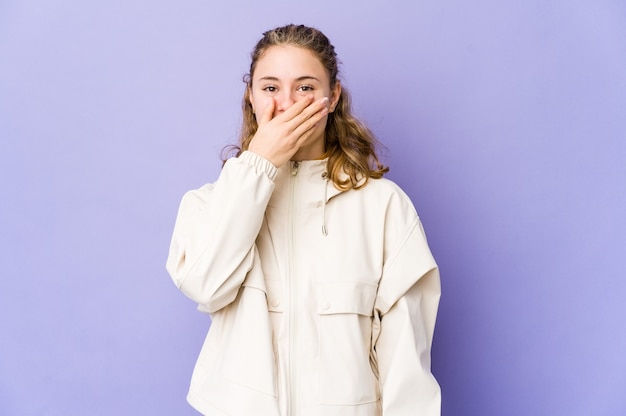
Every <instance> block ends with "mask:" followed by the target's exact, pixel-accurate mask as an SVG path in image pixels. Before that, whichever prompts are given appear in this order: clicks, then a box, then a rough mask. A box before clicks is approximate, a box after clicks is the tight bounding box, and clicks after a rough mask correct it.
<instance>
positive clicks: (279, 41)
mask: <svg viewBox="0 0 626 416" xmlns="http://www.w3.org/2000/svg"><path fill="white" fill-rule="evenodd" d="M276 45H292V46H297V47H300V48H304V49H307V50H309V51H311V52H313V53H314V54H315V56H317V58H318V59H319V60H320V62H321V63H322V65H323V66H324V68H326V71H327V73H328V77H329V79H330V88H331V89H332V88H334V86H335V85H336V84H337V82H338V75H339V65H338V60H337V54H336V53H335V47H334V46H333V45H332V44H331V43H330V41H329V40H328V38H327V37H326V35H324V34H323V33H322V32H321V31H319V30H317V29H314V28H312V27H307V26H304V25H293V24H289V25H287V26H282V27H278V28H275V29H272V30H268V31H267V32H265V33H264V34H263V37H262V38H261V40H259V42H258V43H257V44H256V46H255V48H254V50H253V51H252V54H251V63H250V72H249V73H248V74H247V75H245V76H244V82H245V83H246V89H245V92H244V96H243V101H242V110H243V122H242V127H241V134H240V137H239V145H231V146H227V148H225V149H224V150H225V152H224V156H225V157H224V159H226V156H228V154H231V153H233V152H235V156H239V155H240V154H241V153H242V152H243V151H244V150H247V149H248V146H249V145H250V141H251V140H252V138H253V137H254V134H255V133H256V131H257V128H258V124H257V121H256V117H255V115H254V112H253V110H252V104H250V97H249V91H250V89H251V87H252V76H253V74H254V70H255V68H256V64H257V62H258V60H259V59H260V58H261V57H262V56H263V54H264V53H265V51H266V50H267V49H269V48H270V47H272V46H276ZM378 145H379V144H378V142H377V140H376V138H375V137H374V135H373V133H372V132H371V131H370V130H369V129H368V128H367V127H366V126H365V125H364V124H363V123H361V122H360V121H359V120H357V119H356V118H355V117H354V116H353V115H352V110H351V102H350V94H349V93H348V91H347V90H346V89H345V88H344V87H343V86H342V88H341V95H340V97H339V100H338V102H337V105H336V107H335V111H333V112H332V113H329V114H328V121H327V123H326V130H325V150H326V152H325V156H326V157H328V166H327V170H328V178H329V179H330V180H331V181H333V183H334V184H335V186H336V187H337V188H339V189H341V190H348V189H359V188H362V187H363V186H365V185H366V184H367V181H368V180H369V179H370V178H374V179H378V178H381V177H382V176H383V175H384V174H385V173H387V172H388V171H389V168H388V167H387V166H384V165H383V164H381V162H380V161H379V158H378V155H377V154H376V147H377V146H378Z"/></svg>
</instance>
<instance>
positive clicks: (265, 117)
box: [259, 97, 276, 126]
mask: <svg viewBox="0 0 626 416" xmlns="http://www.w3.org/2000/svg"><path fill="white" fill-rule="evenodd" d="M274 107H276V103H275V102H274V97H270V101H269V102H268V103H267V105H266V106H265V108H264V109H263V114H261V119H260V120H259V126H260V125H262V124H265V123H267V122H269V121H271V120H272V116H273V114H274Z"/></svg>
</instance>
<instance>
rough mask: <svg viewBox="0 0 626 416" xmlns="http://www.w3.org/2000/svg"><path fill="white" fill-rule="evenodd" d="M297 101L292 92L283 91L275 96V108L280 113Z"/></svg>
mask: <svg viewBox="0 0 626 416" xmlns="http://www.w3.org/2000/svg"><path fill="white" fill-rule="evenodd" d="M296 101H297V99H296V96H295V94H294V93H292V92H284V93H282V94H280V96H279V97H276V110H278V112H280V113H282V112H283V111H285V110H286V109H288V108H289V107H291V106H292V105H294V103H295V102H296Z"/></svg>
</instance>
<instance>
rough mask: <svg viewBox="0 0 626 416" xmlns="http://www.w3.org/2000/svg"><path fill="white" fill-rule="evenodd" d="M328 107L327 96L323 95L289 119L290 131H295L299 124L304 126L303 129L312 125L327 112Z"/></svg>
mask: <svg viewBox="0 0 626 416" xmlns="http://www.w3.org/2000/svg"><path fill="white" fill-rule="evenodd" d="M328 107H329V100H328V97H323V98H321V99H319V100H317V101H315V102H314V103H312V104H310V105H309V106H308V107H306V108H305V109H304V110H303V111H302V112H300V113H299V114H298V115H296V116H295V117H294V118H293V119H292V120H291V126H292V131H295V130H296V129H298V128H299V127H300V126H304V127H305V130H304V131H306V130H308V129H310V128H312V127H314V126H315V124H316V123H317V122H318V121H320V120H321V119H322V117H324V116H325V115H326V114H328Z"/></svg>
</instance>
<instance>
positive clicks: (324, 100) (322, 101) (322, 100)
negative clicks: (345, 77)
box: [320, 97, 328, 104]
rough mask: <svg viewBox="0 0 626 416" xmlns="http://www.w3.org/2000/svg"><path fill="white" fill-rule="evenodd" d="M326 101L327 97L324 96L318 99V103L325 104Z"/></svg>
mask: <svg viewBox="0 0 626 416" xmlns="http://www.w3.org/2000/svg"><path fill="white" fill-rule="evenodd" d="M327 103H328V97H324V98H322V99H321V100H320V104H327Z"/></svg>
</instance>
